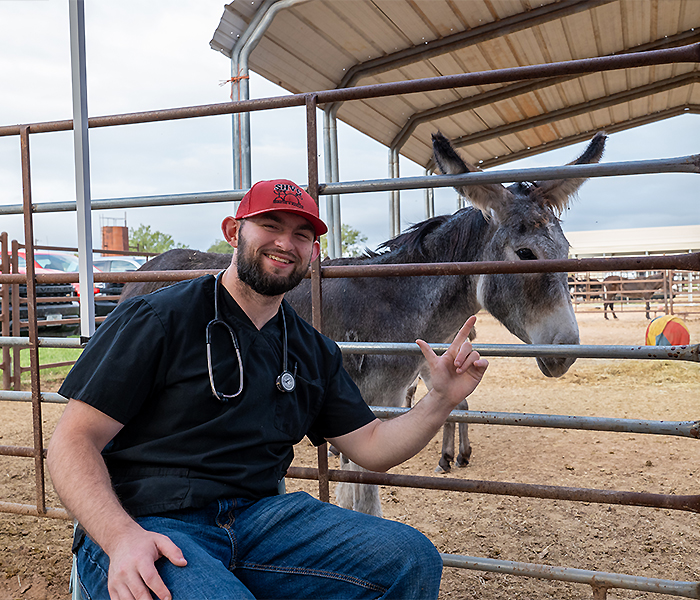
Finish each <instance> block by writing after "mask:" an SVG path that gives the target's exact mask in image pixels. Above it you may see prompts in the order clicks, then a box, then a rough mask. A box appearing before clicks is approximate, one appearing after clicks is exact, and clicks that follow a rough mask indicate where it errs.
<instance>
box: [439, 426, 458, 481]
mask: <svg viewBox="0 0 700 600" xmlns="http://www.w3.org/2000/svg"><path fill="white" fill-rule="evenodd" d="M454 458H455V424H454V423H445V424H444V425H443V426H442V450H441V452H440V460H439V461H438V466H437V467H435V472H436V473H449V472H450V471H451V470H452V461H453V460H454Z"/></svg>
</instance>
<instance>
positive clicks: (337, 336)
mask: <svg viewBox="0 0 700 600" xmlns="http://www.w3.org/2000/svg"><path fill="white" fill-rule="evenodd" d="M604 145H605V136H604V135H603V134H598V135H596V136H595V137H594V138H593V140H592V141H591V143H590V144H589V146H588V148H587V149H586V151H585V152H584V153H583V155H582V156H581V157H580V158H579V159H578V160H577V161H576V163H591V162H597V161H598V160H599V159H600V157H601V155H602V152H603V148H604ZM433 147H434V151H435V156H436V160H437V163H438V165H439V166H440V169H441V170H442V171H443V173H448V174H454V173H463V172H466V171H474V170H476V169H475V168H474V167H472V166H470V165H468V164H467V163H465V162H464V161H463V160H462V159H461V158H460V157H459V155H458V154H457V153H456V152H455V150H454V149H453V148H452V146H451V144H450V143H449V141H448V140H447V139H446V138H445V137H444V136H442V135H441V134H439V133H437V134H434V135H433ZM583 181H584V180H581V179H573V180H558V181H545V182H532V183H516V184H513V185H511V186H510V187H508V188H506V187H504V186H502V185H500V184H495V185H494V184H489V185H470V186H463V187H460V188H457V191H458V192H459V193H460V194H462V195H464V196H465V197H467V198H468V199H469V200H470V201H471V203H472V204H473V207H468V208H465V209H462V210H459V211H457V212H456V213H455V214H453V215H444V216H438V217H434V218H432V219H428V220H426V221H423V222H421V223H418V224H416V225H414V226H413V227H411V228H410V229H409V230H408V231H407V232H405V233H403V234H401V235H399V236H397V237H396V238H394V239H392V240H389V241H387V242H385V243H384V244H382V245H381V246H380V247H379V249H378V250H379V252H376V253H375V252H368V254H367V256H365V257H362V258H357V259H338V260H335V261H327V262H325V263H324V264H367V265H372V264H392V263H433V262H472V261H482V260H489V261H493V260H498V261H502V260H511V261H515V260H532V259H535V258H541V259H560V258H566V256H567V253H568V248H569V244H568V242H567V240H566V238H565V237H564V234H563V232H562V230H561V227H560V224H559V218H558V216H559V214H560V213H561V212H562V211H563V210H564V208H566V206H567V205H568V202H569V200H570V198H571V196H572V195H574V194H575V193H576V191H577V190H578V189H579V187H580V186H581V184H582V183H583ZM230 260H231V259H230V255H212V254H207V253H196V252H194V251H188V250H172V251H170V252H166V253H165V254H163V255H161V256H159V257H156V258H155V259H153V260H151V261H149V262H148V263H146V265H144V267H142V269H146V270H149V269H150V270H166V269H182V268H186V269H193V268H212V269H215V268H225V267H226V266H228V264H229V263H230ZM162 285H163V284H162V283H159V284H158V283H157V284H155V287H161V286H162ZM149 286H151V287H149ZM151 289H154V287H153V286H152V284H130V285H129V286H127V287H126V288H125V290H124V293H123V294H124V297H128V296H131V295H136V294H139V293H146V292H147V291H151ZM286 298H287V300H288V301H289V302H290V304H291V305H292V306H293V307H294V309H295V310H296V311H297V312H298V313H299V314H300V315H301V316H302V317H303V318H305V319H307V320H310V319H311V286H310V282H309V280H308V279H307V280H304V281H303V282H302V284H301V285H299V286H298V287H297V288H295V289H294V290H292V291H291V292H288V293H287V295H286ZM481 308H484V309H486V310H487V311H488V312H490V313H491V314H492V315H493V316H494V317H496V318H497V319H498V320H499V321H501V323H503V324H504V325H505V326H506V327H507V328H508V329H509V330H510V331H511V332H512V333H513V334H514V335H516V336H517V337H519V338H520V339H521V340H522V341H523V342H525V343H528V344H578V343H579V335H578V326H577V324H576V319H575V316H574V312H573V308H572V306H571V299H570V295H569V290H568V285H567V279H566V273H531V274H499V275H463V276H426V277H386V278H375V277H368V278H362V277H359V278H346V279H335V278H333V279H325V280H323V328H324V333H325V334H326V335H327V336H329V337H330V338H332V339H334V340H336V341H353V342H354V341H378V342H406V341H411V342H412V341H413V340H415V339H416V338H422V339H424V340H426V341H428V342H432V343H440V342H447V341H450V340H451V339H452V337H453V336H454V335H455V333H456V332H457V331H458V330H459V328H460V327H461V325H462V324H463V323H464V321H465V320H466V318H467V317H468V316H469V315H471V314H475V313H477V312H478V311H479V310H480V309H481ZM573 362H574V359H561V358H538V359H537V363H538V366H539V368H540V370H541V371H542V372H543V373H544V374H545V375H546V376H548V377H559V376H561V375H563V374H564V373H566V371H567V370H568V369H569V367H570V366H571V364H572V363H573ZM344 365H345V368H346V369H347V371H348V372H349V374H350V375H351V377H352V378H353V379H354V381H355V383H356V384H357V385H358V387H359V389H360V391H361V392H362V396H363V398H364V399H365V400H366V401H367V403H368V404H370V405H371V406H404V405H405V402H406V391H407V389H408V388H409V387H410V386H411V385H412V384H413V383H414V381H415V380H416V377H417V376H418V375H419V374H420V375H421V376H422V377H423V378H424V379H425V381H426V385H428V387H430V379H429V374H428V373H427V372H426V371H427V369H425V366H426V365H425V361H424V359H423V358H422V357H421V356H384V355H374V354H372V355H357V354H350V355H345V357H344ZM460 408H466V401H465V402H464V403H463V405H462V406H460ZM449 431H450V428H449V427H447V426H446V432H447V433H446V435H445V437H444V439H443V455H442V457H441V459H440V463H441V466H442V467H443V469H444V470H448V469H449V466H450V464H449V463H450V461H451V460H452V458H453V456H454V449H453V445H454V425H452V427H451V436H450V433H449ZM464 433H465V434H466V426H465V428H464ZM464 440H466V441H464ZM468 446H469V444H468V438H467V437H466V435H465V436H464V439H463V440H461V442H460V454H459V456H458V459H457V463H458V464H462V465H463V464H466V463H467V462H468V459H469V456H468V452H469V450H468ZM341 467H342V468H348V469H359V468H360V467H357V466H356V465H353V464H352V463H351V462H350V461H348V460H347V459H345V458H344V457H341ZM336 497H337V500H338V503H339V504H340V505H341V506H345V507H347V508H353V509H355V510H359V511H361V512H365V513H368V514H375V515H381V505H380V499H379V492H378V488H377V487H376V486H370V485H356V484H346V483H341V484H338V486H337V488H336Z"/></svg>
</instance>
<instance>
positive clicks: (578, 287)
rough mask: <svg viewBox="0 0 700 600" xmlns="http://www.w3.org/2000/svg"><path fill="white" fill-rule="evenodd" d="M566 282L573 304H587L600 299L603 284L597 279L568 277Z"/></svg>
mask: <svg viewBox="0 0 700 600" xmlns="http://www.w3.org/2000/svg"><path fill="white" fill-rule="evenodd" d="M568 281H569V290H570V291H571V295H572V297H573V299H574V303H577V302H588V301H589V300H594V299H596V298H600V297H601V296H602V294H603V283H602V282H601V281H598V280H597V279H591V278H590V277H589V276H588V275H587V276H586V277H585V278H583V277H581V278H579V277H578V276H575V275H569V277H568Z"/></svg>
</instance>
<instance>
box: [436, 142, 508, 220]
mask: <svg viewBox="0 0 700 600" xmlns="http://www.w3.org/2000/svg"><path fill="white" fill-rule="evenodd" d="M432 138H433V155H434V156H435V163H436V164H437V166H438V167H439V168H440V171H441V172H442V173H443V174H444V175H459V174H461V173H474V172H476V171H481V169H479V168H478V167H475V166H474V165H472V164H469V163H468V162H466V161H465V160H464V159H463V158H462V157H461V156H460V155H459V154H458V153H457V151H456V150H455V149H454V147H453V146H452V144H451V143H450V141H449V140H448V139H447V138H446V137H445V136H444V135H442V134H441V133H440V132H439V131H438V132H437V133H433V135H432ZM455 190H457V193H458V194H460V195H461V196H464V197H465V198H467V200H469V202H470V203H471V204H472V205H473V206H474V207H476V208H478V209H479V210H480V211H481V212H482V213H483V214H484V216H485V217H486V218H488V217H490V216H491V213H492V211H495V212H496V213H497V212H498V211H499V210H500V208H501V207H502V206H503V205H504V203H505V202H506V201H507V199H508V197H509V196H510V192H508V191H507V190H506V188H504V187H503V186H502V185H501V184H499V183H490V184H478V185H460V186H455Z"/></svg>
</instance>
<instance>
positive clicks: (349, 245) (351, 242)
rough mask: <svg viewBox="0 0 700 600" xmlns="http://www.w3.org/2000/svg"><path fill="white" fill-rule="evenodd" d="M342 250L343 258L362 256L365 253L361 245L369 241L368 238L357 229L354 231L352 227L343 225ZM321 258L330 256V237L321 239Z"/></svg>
mask: <svg viewBox="0 0 700 600" xmlns="http://www.w3.org/2000/svg"><path fill="white" fill-rule="evenodd" d="M340 237H341V249H342V253H343V256H360V254H362V252H363V251H364V248H363V247H362V246H361V244H364V243H365V242H366V241H367V236H366V235H362V233H361V232H360V231H358V230H357V229H353V228H352V227H350V225H346V224H345V223H343V224H342V225H341V226H340ZM321 256H322V257H324V258H325V257H326V256H328V236H327V235H324V236H323V237H322V238H321Z"/></svg>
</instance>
